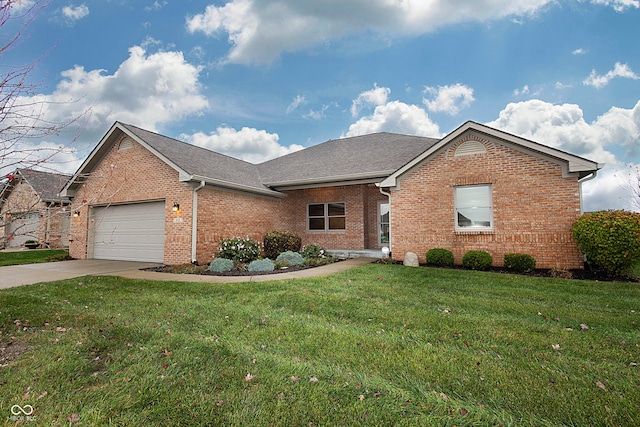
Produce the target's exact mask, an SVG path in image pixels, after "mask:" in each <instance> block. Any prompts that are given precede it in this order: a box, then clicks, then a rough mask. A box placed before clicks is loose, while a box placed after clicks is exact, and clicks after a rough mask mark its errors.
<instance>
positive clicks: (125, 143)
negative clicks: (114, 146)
mask: <svg viewBox="0 0 640 427" xmlns="http://www.w3.org/2000/svg"><path fill="white" fill-rule="evenodd" d="M131 147H133V141H132V140H131V138H124V139H123V140H122V141H120V145H118V151H122V150H128V149H129V148H131Z"/></svg>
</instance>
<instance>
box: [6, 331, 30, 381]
mask: <svg viewBox="0 0 640 427" xmlns="http://www.w3.org/2000/svg"><path fill="white" fill-rule="evenodd" d="M28 350H29V345H28V344H25V343H23V342H20V341H8V342H4V341H0V367H2V366H8V365H10V364H12V363H13V362H15V361H16V360H18V357H20V356H21V355H23V354H24V353H26V352H27V351H28ZM0 385H2V382H1V381H0Z"/></svg>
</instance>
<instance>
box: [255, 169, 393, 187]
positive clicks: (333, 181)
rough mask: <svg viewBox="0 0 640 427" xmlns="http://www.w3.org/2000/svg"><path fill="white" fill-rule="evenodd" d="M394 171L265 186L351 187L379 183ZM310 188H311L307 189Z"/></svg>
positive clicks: (266, 183)
mask: <svg viewBox="0 0 640 427" xmlns="http://www.w3.org/2000/svg"><path fill="white" fill-rule="evenodd" d="M393 172H394V170H386V171H376V172H373V173H372V172H363V173H357V174H350V175H338V176H332V177H328V178H309V179H298V180H293V181H279V182H265V184H264V185H267V186H269V187H273V188H279V189H284V188H286V189H293V188H291V187H302V186H313V187H330V186H336V185H350V184H353V183H354V182H356V181H366V180H370V181H371V182H378V181H380V180H381V179H384V178H385V177H387V176H389V174H391V173H393ZM307 188H310V187H307Z"/></svg>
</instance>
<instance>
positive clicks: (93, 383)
mask: <svg viewBox="0 0 640 427" xmlns="http://www.w3.org/2000/svg"><path fill="white" fill-rule="evenodd" d="M0 333H1V335H0V341H2V342H3V343H4V344H5V345H4V347H10V346H9V345H7V344H8V343H9V342H13V343H14V344H12V345H23V343H26V344H27V345H28V346H29V348H28V350H27V352H26V353H24V354H22V356H21V357H20V358H18V360H17V361H16V362H13V363H12V364H9V365H8V366H5V367H0V414H1V416H3V417H4V416H6V417H7V419H9V421H10V423H15V422H16V421H21V420H22V421H25V424H24V425H28V422H27V421H29V420H28V419H26V418H27V417H26V416H25V415H24V414H23V413H19V414H18V415H12V413H11V408H12V407H13V405H20V407H21V408H27V405H30V406H31V407H32V408H33V414H31V415H30V417H35V421H37V425H52V424H55V425H67V424H70V425H122V426H130V425H167V426H168V425H171V426H177V425H226V426H229V425H232V426H248V425H251V426H271V425H273V426H302V425H304V426H309V425H313V426H327V425H329V426H333V425H349V426H350V425H366V426H382V425H411V426H413V425H415V426H425V425H427V426H429V425H438V426H439V425H447V426H451V425H457V426H498V425H504V426H510V425H518V426H520V425H525V426H561V425H571V426H623V425H624V426H626V425H640V391H639V390H640V369H639V368H638V367H637V363H638V362H640V286H639V284H638V283H621V282H590V281H571V280H563V279H548V278H536V277H527V276H518V275H506V274H496V273H481V272H474V271H465V270H448V269H431V268H410V267H403V266H399V265H382V264H371V265H367V266H365V267H360V268H356V269H353V270H349V271H346V272H343V273H340V274H335V275H333V276H330V277H324V278H313V279H304V280H283V281H273V282H257V283H255V282H254V283H248V282H246V283H240V284H212V283H197V284H196V283H176V282H151V281H139V280H128V279H122V278H118V277H84V278H79V279H72V280H66V281H60V282H55V283H48V284H41V285H32V286H23V287H18V288H11V289H6V290H2V291H0ZM14 408H15V407H14ZM27 409H28V408H27ZM12 417H13V418H12Z"/></svg>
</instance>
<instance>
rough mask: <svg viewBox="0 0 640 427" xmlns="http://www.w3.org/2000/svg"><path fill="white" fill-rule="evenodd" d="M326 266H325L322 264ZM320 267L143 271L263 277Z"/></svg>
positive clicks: (147, 269) (154, 269) (338, 260)
mask: <svg viewBox="0 0 640 427" xmlns="http://www.w3.org/2000/svg"><path fill="white" fill-rule="evenodd" d="M340 261H342V260H341V259H336V260H335V261H334V263H336V262H340ZM323 265H327V264H323ZM316 267H322V265H317V266H316V265H304V266H303V265H296V266H292V267H287V268H280V269H277V270H273V271H246V270H231V271H221V272H217V271H209V270H204V271H198V272H186V271H185V272H176V271H175V266H171V265H161V266H159V267H151V268H145V269H144V271H154V272H156V273H178V274H199V275H202V276H265V275H268V274H281V273H290V272H292V271H300V270H308V269H311V268H316Z"/></svg>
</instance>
